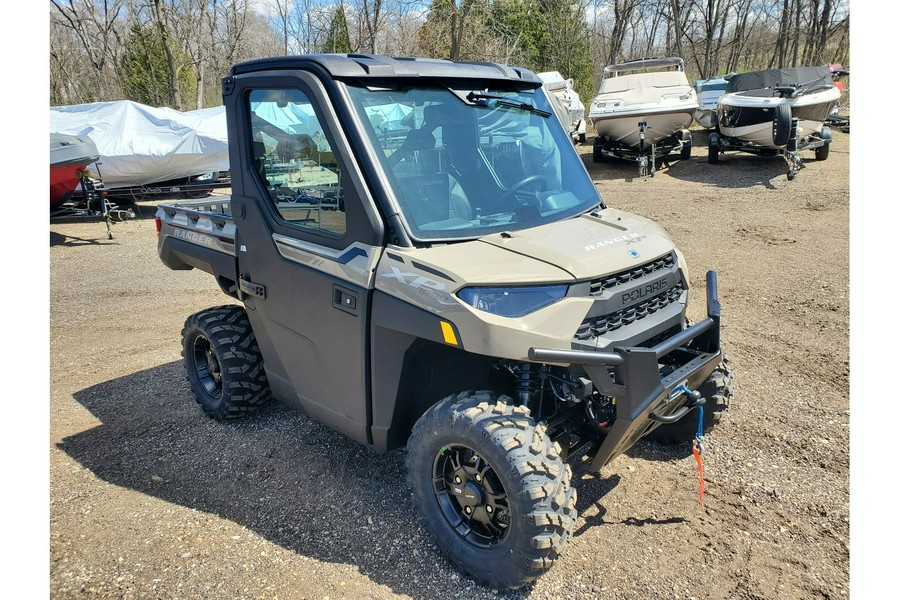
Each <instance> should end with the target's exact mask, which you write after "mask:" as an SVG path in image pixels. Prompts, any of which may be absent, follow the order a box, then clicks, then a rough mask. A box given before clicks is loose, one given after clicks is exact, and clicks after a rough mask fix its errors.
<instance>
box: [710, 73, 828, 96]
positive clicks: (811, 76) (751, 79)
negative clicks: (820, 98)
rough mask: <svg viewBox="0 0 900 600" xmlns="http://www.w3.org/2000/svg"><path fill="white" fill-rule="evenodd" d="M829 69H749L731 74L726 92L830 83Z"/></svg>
mask: <svg viewBox="0 0 900 600" xmlns="http://www.w3.org/2000/svg"><path fill="white" fill-rule="evenodd" d="M831 80H832V77H831V69H829V68H828V67H827V66H823V67H793V68H790V69H767V70H765V71H750V72H748V73H738V74H736V75H732V76H731V79H729V80H728V89H726V90H725V91H726V93H731V92H745V91H747V90H760V89H763V88H775V87H781V86H791V87H795V88H802V87H805V86H814V85H822V84H831Z"/></svg>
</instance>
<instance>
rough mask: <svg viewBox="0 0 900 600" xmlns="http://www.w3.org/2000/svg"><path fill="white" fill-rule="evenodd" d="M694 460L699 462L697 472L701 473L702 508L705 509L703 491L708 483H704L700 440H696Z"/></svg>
mask: <svg viewBox="0 0 900 600" xmlns="http://www.w3.org/2000/svg"><path fill="white" fill-rule="evenodd" d="M694 460H696V461H697V470H698V471H699V472H700V508H703V490H704V489H705V487H706V482H704V481H703V454H702V448H701V446H700V440H697V439H695V440H694Z"/></svg>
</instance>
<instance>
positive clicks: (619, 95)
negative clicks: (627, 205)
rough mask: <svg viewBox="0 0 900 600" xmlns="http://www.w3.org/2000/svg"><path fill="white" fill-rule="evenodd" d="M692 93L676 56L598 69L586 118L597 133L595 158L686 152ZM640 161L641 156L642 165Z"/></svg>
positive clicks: (693, 102)
mask: <svg viewBox="0 0 900 600" xmlns="http://www.w3.org/2000/svg"><path fill="white" fill-rule="evenodd" d="M698 107H699V104H698V102H697V92H696V91H695V90H694V88H693V87H691V84H690V83H689V82H688V80H687V77H686V76H685V74H684V60H682V59H681V58H678V57H671V58H654V59H642V60H636V61H631V62H627V63H621V64H617V65H609V66H607V67H606V68H604V69H603V78H602V79H601V81H600V91H599V93H598V94H597V97H596V98H594V100H593V102H591V108H590V112H589V113H588V118H589V119H590V121H591V123H592V124H593V126H594V129H595V131H596V132H597V137H596V138H595V141H594V161H595V162H597V161H599V160H602V158H603V156H604V155H614V156H619V157H622V158H633V159H637V160H641V159H642V158H643V159H646V158H649V159H650V165H649V166H650V169H651V174H652V170H653V169H655V167H654V165H653V163H654V159H655V158H656V156H663V155H666V154H669V153H671V152H674V151H680V152H681V157H682V158H689V157H690V149H691V140H690V132H689V131H687V128H688V127H690V125H691V121H692V120H693V118H694V112H695V111H696V110H697V108H698ZM643 163H644V161H641V164H643Z"/></svg>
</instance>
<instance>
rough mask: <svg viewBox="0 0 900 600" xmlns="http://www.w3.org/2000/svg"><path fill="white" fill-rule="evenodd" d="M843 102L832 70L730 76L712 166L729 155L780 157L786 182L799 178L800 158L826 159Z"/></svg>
mask: <svg viewBox="0 0 900 600" xmlns="http://www.w3.org/2000/svg"><path fill="white" fill-rule="evenodd" d="M840 97H841V91H840V89H839V88H838V87H836V86H835V85H834V81H833V75H832V71H831V69H830V68H829V67H828V66H821V67H793V68H788V69H767V70H764V71H751V72H748V73H739V74H736V75H732V76H731V77H730V78H729V79H728V87H727V88H726V90H725V93H724V94H723V95H722V96H721V97H720V98H719V103H718V108H717V121H718V122H717V124H716V130H715V132H713V133H711V134H710V138H709V162H710V163H717V162H718V161H719V155H720V154H721V153H722V152H724V151H726V150H738V151H742V152H750V153H755V154H763V155H777V154H781V155H783V156H784V157H785V159H786V160H787V161H788V165H789V169H788V179H793V178H794V177H795V176H796V175H797V171H798V170H799V168H800V166H801V164H802V161H801V159H800V156H799V152H800V151H802V150H815V153H816V160H825V159H827V158H828V152H829V146H830V143H831V130H830V129H829V128H828V127H827V126H826V125H825V123H826V121H827V120H828V118H829V115H830V114H831V111H832V109H833V108H834V106H835V104H836V103H837V101H838V100H839V99H840Z"/></svg>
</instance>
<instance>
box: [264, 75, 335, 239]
mask: <svg viewBox="0 0 900 600" xmlns="http://www.w3.org/2000/svg"><path fill="white" fill-rule="evenodd" d="M249 102H250V126H251V128H252V131H253V143H252V144H251V146H252V147H251V153H252V156H251V158H252V164H253V166H254V168H255V170H256V172H257V174H258V175H259V177H260V181H261V182H262V184H263V185H264V186H265V188H266V190H267V191H268V194H269V198H270V199H271V201H272V205H273V206H274V208H275V210H276V211H277V212H278V214H279V215H280V217H281V218H282V219H284V220H285V221H287V222H288V223H291V224H293V225H297V226H299V227H304V228H307V229H311V230H313V231H316V230H318V231H320V232H323V233H332V234H338V235H343V234H345V233H346V232H347V218H346V214H345V212H344V196H343V192H342V186H341V171H340V168H339V167H338V162H337V159H336V157H335V155H334V152H333V151H332V149H331V145H330V144H329V143H328V139H327V138H326V137H325V132H324V131H323V126H322V125H321V124H320V123H319V119H318V117H317V115H316V111H315V109H314V108H313V105H312V103H311V102H310V101H309V98H308V97H307V96H306V94H304V93H303V92H301V91H300V90H297V89H272V90H264V89H259V90H253V91H251V92H250V96H249Z"/></svg>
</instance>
